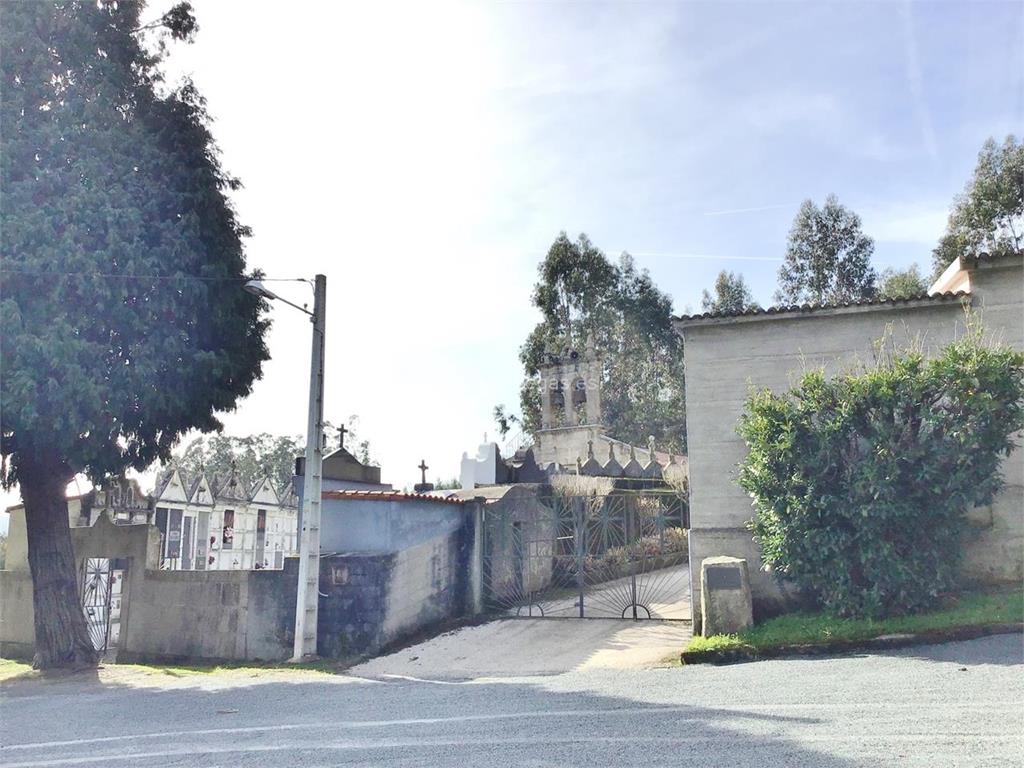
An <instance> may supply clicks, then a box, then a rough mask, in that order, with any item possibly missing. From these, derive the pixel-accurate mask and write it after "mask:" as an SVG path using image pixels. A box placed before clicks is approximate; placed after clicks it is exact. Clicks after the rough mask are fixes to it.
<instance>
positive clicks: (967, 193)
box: [932, 135, 1024, 277]
mask: <svg viewBox="0 0 1024 768" xmlns="http://www.w3.org/2000/svg"><path fill="white" fill-rule="evenodd" d="M1022 250H1024V143H1021V142H1020V141H1018V139H1017V137H1016V136H1013V135H1010V136H1007V137H1006V140H1005V141H1004V142H1003V143H1002V144H997V143H996V141H995V139H989V140H988V141H986V142H985V144H984V146H982V148H981V152H979V153H978V164H977V166H976V167H975V169H974V174H973V175H972V176H971V180H970V181H969V182H968V183H967V187H966V188H965V189H964V191H963V194H961V195H958V196H957V198H956V200H955V201H954V202H953V207H952V210H951V211H950V213H949V223H948V224H947V225H946V234H945V235H943V236H942V239H941V240H939V244H938V246H936V248H935V250H934V251H933V259H934V260H933V262H932V268H933V276H934V277H938V276H939V275H941V274H942V272H943V270H945V269H946V267H948V266H949V264H950V262H951V261H953V259H955V258H956V257H957V256H963V255H967V254H977V253H981V252H987V253H991V254H1019V253H1021V251H1022Z"/></svg>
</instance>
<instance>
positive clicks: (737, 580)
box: [700, 557, 754, 637]
mask: <svg viewBox="0 0 1024 768" xmlns="http://www.w3.org/2000/svg"><path fill="white" fill-rule="evenodd" d="M700 608H701V614H702V627H701V634H702V635H704V637H708V636H710V635H734V634H736V633H737V632H739V631H740V630H743V629H746V628H747V627H749V626H750V625H751V624H753V623H754V612H753V601H752V600H751V597H750V576H749V574H748V573H747V561H746V560H742V559H740V558H738V557H707V558H704V559H703V560H702V561H701V563H700Z"/></svg>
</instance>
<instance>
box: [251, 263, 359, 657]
mask: <svg viewBox="0 0 1024 768" xmlns="http://www.w3.org/2000/svg"><path fill="white" fill-rule="evenodd" d="M243 287H244V289H245V290H246V291H248V292H249V293H251V294H253V295H255V296H261V297H262V298H264V299H268V300H270V301H282V302H284V303H285V304H287V305H289V306H291V307H295V308H296V309H297V310H299V311H300V312H305V313H306V314H307V315H309V316H310V321H311V322H312V323H313V347H312V352H311V354H310V361H309V412H308V420H307V423H306V460H305V464H304V468H303V470H302V509H301V511H300V512H299V525H300V526H301V530H300V532H299V536H300V538H299V584H298V591H297V594H296V595H295V645H294V649H293V656H292V661H302V660H303V659H308V658H311V657H314V656H316V623H317V615H318V609H319V604H320V502H321V495H322V491H323V487H322V483H321V476H322V475H323V464H324V335H325V330H326V323H325V317H326V311H327V278H326V277H325V276H324V275H317V276H316V279H315V280H314V281H313V311H312V312H310V311H309V310H308V309H306V308H305V307H304V306H303V307H300V306H299V305H298V304H294V303H292V302H290V301H288V299H285V298H282V297H280V296H278V295H277V294H276V293H274V292H273V291H271V290H270V289H269V288H267V287H266V286H265V285H264V284H263V282H262V281H261V280H250V281H249V282H247V283H246V284H245V285H244V286H243ZM343 439H344V438H343Z"/></svg>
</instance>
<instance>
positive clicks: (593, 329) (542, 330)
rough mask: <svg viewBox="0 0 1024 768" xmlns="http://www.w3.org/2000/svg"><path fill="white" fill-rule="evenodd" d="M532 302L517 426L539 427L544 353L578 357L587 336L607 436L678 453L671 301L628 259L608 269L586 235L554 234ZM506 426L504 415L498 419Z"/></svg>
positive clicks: (679, 381) (678, 371)
mask: <svg viewBox="0 0 1024 768" xmlns="http://www.w3.org/2000/svg"><path fill="white" fill-rule="evenodd" d="M539 275H540V280H539V281H538V282H537V284H536V286H535V287H534V294H533V303H534V305H535V306H536V307H537V309H539V310H540V312H541V316H542V320H541V322H540V323H539V324H538V325H537V326H536V328H534V330H533V331H532V332H531V333H530V335H529V337H528V338H527V340H526V343H525V344H524V345H523V347H522V349H521V350H520V359H521V361H522V363H523V369H524V373H525V374H526V376H525V379H524V381H523V385H522V388H521V398H520V405H521V407H522V410H523V419H522V420H523V426H524V429H525V430H526V431H527V432H531V433H535V432H536V431H537V430H538V429H539V428H540V381H539V375H538V374H539V369H540V365H541V363H542V362H543V359H544V354H545V352H553V353H561V352H563V351H565V350H567V349H575V350H577V351H582V350H583V349H584V348H585V347H586V343H587V339H588V337H589V336H591V335H592V336H593V338H594V342H595V347H596V351H597V353H598V355H599V356H600V357H601V359H602V360H603V363H604V366H603V368H604V370H603V377H602V407H603V418H604V425H605V427H606V428H607V430H608V433H609V434H610V435H612V436H613V437H616V438H618V439H620V440H626V441H631V442H634V443H637V444H640V445H643V444H646V442H647V438H648V437H649V436H650V435H653V436H654V437H655V439H656V440H657V442H658V444H659V445H661V446H662V447H664V448H665V449H674V450H682V449H683V448H684V446H685V413H686V411H685V405H684V399H683V397H684V395H683V349H682V341H681V340H680V339H679V337H678V336H677V335H676V333H675V331H674V330H673V329H672V299H671V298H669V296H667V295H666V294H664V293H662V292H661V291H660V290H658V287H657V286H656V285H655V284H654V282H653V281H652V280H651V277H650V275H649V274H648V273H647V272H646V271H645V270H639V269H637V267H636V264H635V263H634V261H633V259H632V257H630V256H629V254H623V255H622V257H621V258H620V260H619V263H618V264H613V263H612V262H610V261H609V260H608V258H607V257H606V256H605V255H604V253H602V252H601V250H600V249H598V248H597V247H595V246H594V245H593V243H591V242H590V240H589V239H588V238H587V236H586V235H580V237H579V239H578V240H576V241H575V242H574V241H572V240H570V239H569V238H568V237H567V236H566V234H565V233H564V232H563V233H561V234H560V235H559V236H558V238H557V239H556V240H555V242H554V243H553V244H552V245H551V248H550V250H549V251H548V254H547V256H546V257H545V259H544V261H543V262H541V264H540V267H539ZM497 415H498V416H499V423H500V421H501V417H503V418H505V419H507V418H508V417H507V416H506V415H505V414H504V411H503V409H502V410H500V411H499V412H498V414H497Z"/></svg>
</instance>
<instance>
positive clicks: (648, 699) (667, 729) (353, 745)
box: [0, 635, 1024, 768]
mask: <svg viewBox="0 0 1024 768" xmlns="http://www.w3.org/2000/svg"><path fill="white" fill-rule="evenodd" d="M1022 657H1024V649H1022V640H1021V636H1020V635H1002V636H997V637H991V638H984V639H980V640H974V641H970V642H966V643H955V644H949V645H941V646H930V647H921V648H913V649H906V650H902V651H894V652H890V653H885V654H875V655H866V656H848V657H842V658H831V659H798V660H793V659H791V660H778V661H770V662H762V663H758V664H744V665H736V666H731V667H719V668H715V667H692V668H685V669H679V668H676V669H654V670H632V671H622V670H593V671H582V672H569V673H565V674H561V675H553V676H547V677H532V678H515V677H505V678H500V679H491V680H474V681H466V682H457V681H444V682H442V681H433V682H429V681H420V680H414V679H400V678H388V679H387V680H376V681H372V680H362V679H356V678H351V677H333V678H327V677H323V678H321V679H319V680H316V681H312V680H310V678H309V676H306V677H305V678H302V680H301V682H300V681H298V678H297V679H296V680H293V681H285V680H282V679H280V676H279V677H278V678H272V679H270V680H269V681H267V680H260V679H255V680H251V681H239V680H237V679H232V680H227V681H223V680H222V681H218V680H217V678H216V676H201V677H197V678H195V680H196V681H198V682H193V681H191V680H172V683H173V685H171V687H169V688H166V689H154V688H152V687H150V688H140V687H132V685H131V684H130V683H129V684H122V685H114V684H111V683H109V682H108V683H100V682H88V681H63V682H59V683H54V682H35V681H33V682H20V683H14V684H11V685H9V686H8V687H7V688H6V689H5V690H4V692H3V700H2V702H0V735H2V741H3V747H2V750H0V764H2V765H4V766H10V767H13V766H65V765H69V766H75V765H84V766H88V765H102V766H111V768H120V767H121V766H143V765H150V766H225V767H226V766H231V767H232V768H252V767H254V766H261V767H263V766H275V767H277V766H336V765H389V766H391V765H393V766H466V765H486V766H560V767H561V766H605V765H622V766H644V767H645V768H651V767H652V766H662V765H664V766H670V765H671V766H678V765H698V766H702V768H703V767H708V768H710V767H715V768H717V767H719V766H757V767H758V768H764V767H765V766H819V767H830V766H888V765H900V766H904V765H906V766H929V768H932V767H934V766H968V765H969V766H1000V768H1005V767H1006V766H1018V765H1021V764H1022V759H1024V737H1022V734H1024V675H1022V671H1024V659H1022ZM169 685H170V683H169Z"/></svg>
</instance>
